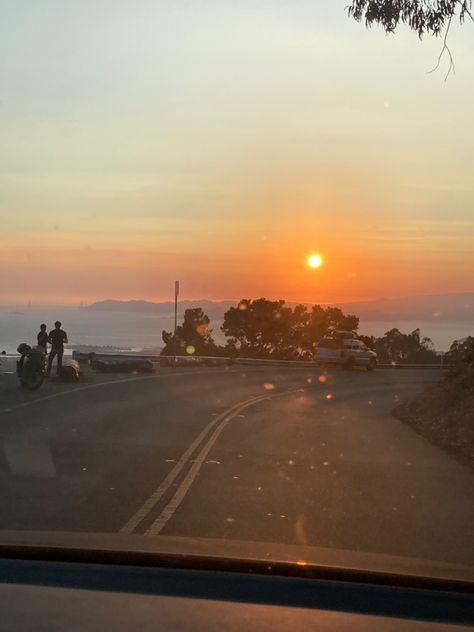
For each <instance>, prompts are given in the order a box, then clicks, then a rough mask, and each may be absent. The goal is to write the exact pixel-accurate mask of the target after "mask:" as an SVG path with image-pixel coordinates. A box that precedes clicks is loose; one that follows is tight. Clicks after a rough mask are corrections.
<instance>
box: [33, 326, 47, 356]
mask: <svg viewBox="0 0 474 632" xmlns="http://www.w3.org/2000/svg"><path fill="white" fill-rule="evenodd" d="M36 339H37V341H38V347H43V349H44V352H45V354H46V355H47V354H48V332H47V331H46V325H45V324H44V323H43V324H42V325H40V332H39V334H38V335H37V336H36Z"/></svg>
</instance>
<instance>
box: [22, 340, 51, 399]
mask: <svg viewBox="0 0 474 632" xmlns="http://www.w3.org/2000/svg"><path fill="white" fill-rule="evenodd" d="M17 351H18V353H19V354H20V356H21V357H20V359H19V360H18V362H17V363H16V371H17V375H18V379H19V380H20V384H21V386H23V387H24V388H28V389H29V390H30V391H36V390H37V389H38V388H39V387H40V386H41V385H42V384H43V380H44V376H45V366H44V365H45V358H46V354H45V352H44V349H43V348H42V347H33V348H32V347H30V345H27V344H26V343H24V342H22V343H21V344H20V345H19V346H18V349H17Z"/></svg>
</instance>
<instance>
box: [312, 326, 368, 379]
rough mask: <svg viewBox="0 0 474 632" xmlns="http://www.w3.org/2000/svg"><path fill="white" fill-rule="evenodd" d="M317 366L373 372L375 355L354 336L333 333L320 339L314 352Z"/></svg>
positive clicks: (348, 333)
mask: <svg viewBox="0 0 474 632" xmlns="http://www.w3.org/2000/svg"><path fill="white" fill-rule="evenodd" d="M314 359H315V360H316V362H317V363H318V364H319V365H322V366H324V365H336V366H342V367H343V368H344V369H347V370H351V369H353V368H354V367H358V366H361V367H365V368H366V369H367V371H373V370H374V369H375V367H376V366H377V354H376V353H375V351H372V350H371V349H369V348H368V347H367V346H366V345H365V344H364V343H363V342H362V340H358V339H357V337H356V334H354V333H353V332H347V331H341V332H338V331H334V332H332V333H331V335H329V336H325V337H324V338H322V339H321V340H320V341H319V343H318V345H317V347H316V351H315V358H314Z"/></svg>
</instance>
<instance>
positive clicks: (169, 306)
mask: <svg viewBox="0 0 474 632" xmlns="http://www.w3.org/2000/svg"><path fill="white" fill-rule="evenodd" d="M235 304H236V301H209V300H207V299H202V300H192V301H179V312H180V314H181V313H182V312H184V310H185V309H192V308H194V307H202V309H203V310H204V311H205V313H206V314H207V315H208V316H209V317H210V318H217V319H219V318H223V315H224V312H225V311H227V310H228V309H229V307H232V306H233V305H235ZM84 309H87V310H92V311H96V312H135V313H137V312H139V313H152V314H157V315H160V316H169V315H173V314H174V302H173V301H165V302H163V303H153V302H151V301H140V300H132V301H117V300H113V299H111V300H105V301H98V302H97V303H92V304H91V305H88V306H87V307H85V308H84Z"/></svg>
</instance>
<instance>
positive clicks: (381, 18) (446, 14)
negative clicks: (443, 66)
mask: <svg viewBox="0 0 474 632" xmlns="http://www.w3.org/2000/svg"><path fill="white" fill-rule="evenodd" d="M347 10H348V13H349V16H350V17H352V18H354V19H355V20H357V21H358V22H361V21H362V20H364V21H365V24H366V25H367V26H372V24H379V25H381V26H382V27H383V28H384V29H385V31H386V32H387V33H393V32H394V31H395V30H396V29H397V27H398V26H399V25H400V24H407V25H408V26H409V27H410V28H411V29H412V30H414V31H416V33H418V36H419V37H420V38H421V37H422V36H423V35H440V34H441V33H442V32H443V31H444V36H443V46H442V48H441V52H440V54H439V57H438V62H437V64H436V66H435V67H434V68H433V70H436V69H437V68H438V67H439V65H440V63H441V59H442V58H443V55H444V53H447V55H448V58H449V68H448V72H447V74H446V79H447V78H448V76H449V74H450V73H451V71H452V72H455V67H454V60H453V56H452V54H451V50H450V48H449V46H448V35H449V29H450V27H451V23H452V21H453V18H456V17H457V18H458V19H459V21H460V22H461V23H463V22H464V20H465V19H466V17H468V18H469V19H470V20H472V21H473V22H474V17H473V15H472V12H471V10H472V0H437V1H434V0H352V3H351V5H350V6H349V7H348V9H347Z"/></svg>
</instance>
